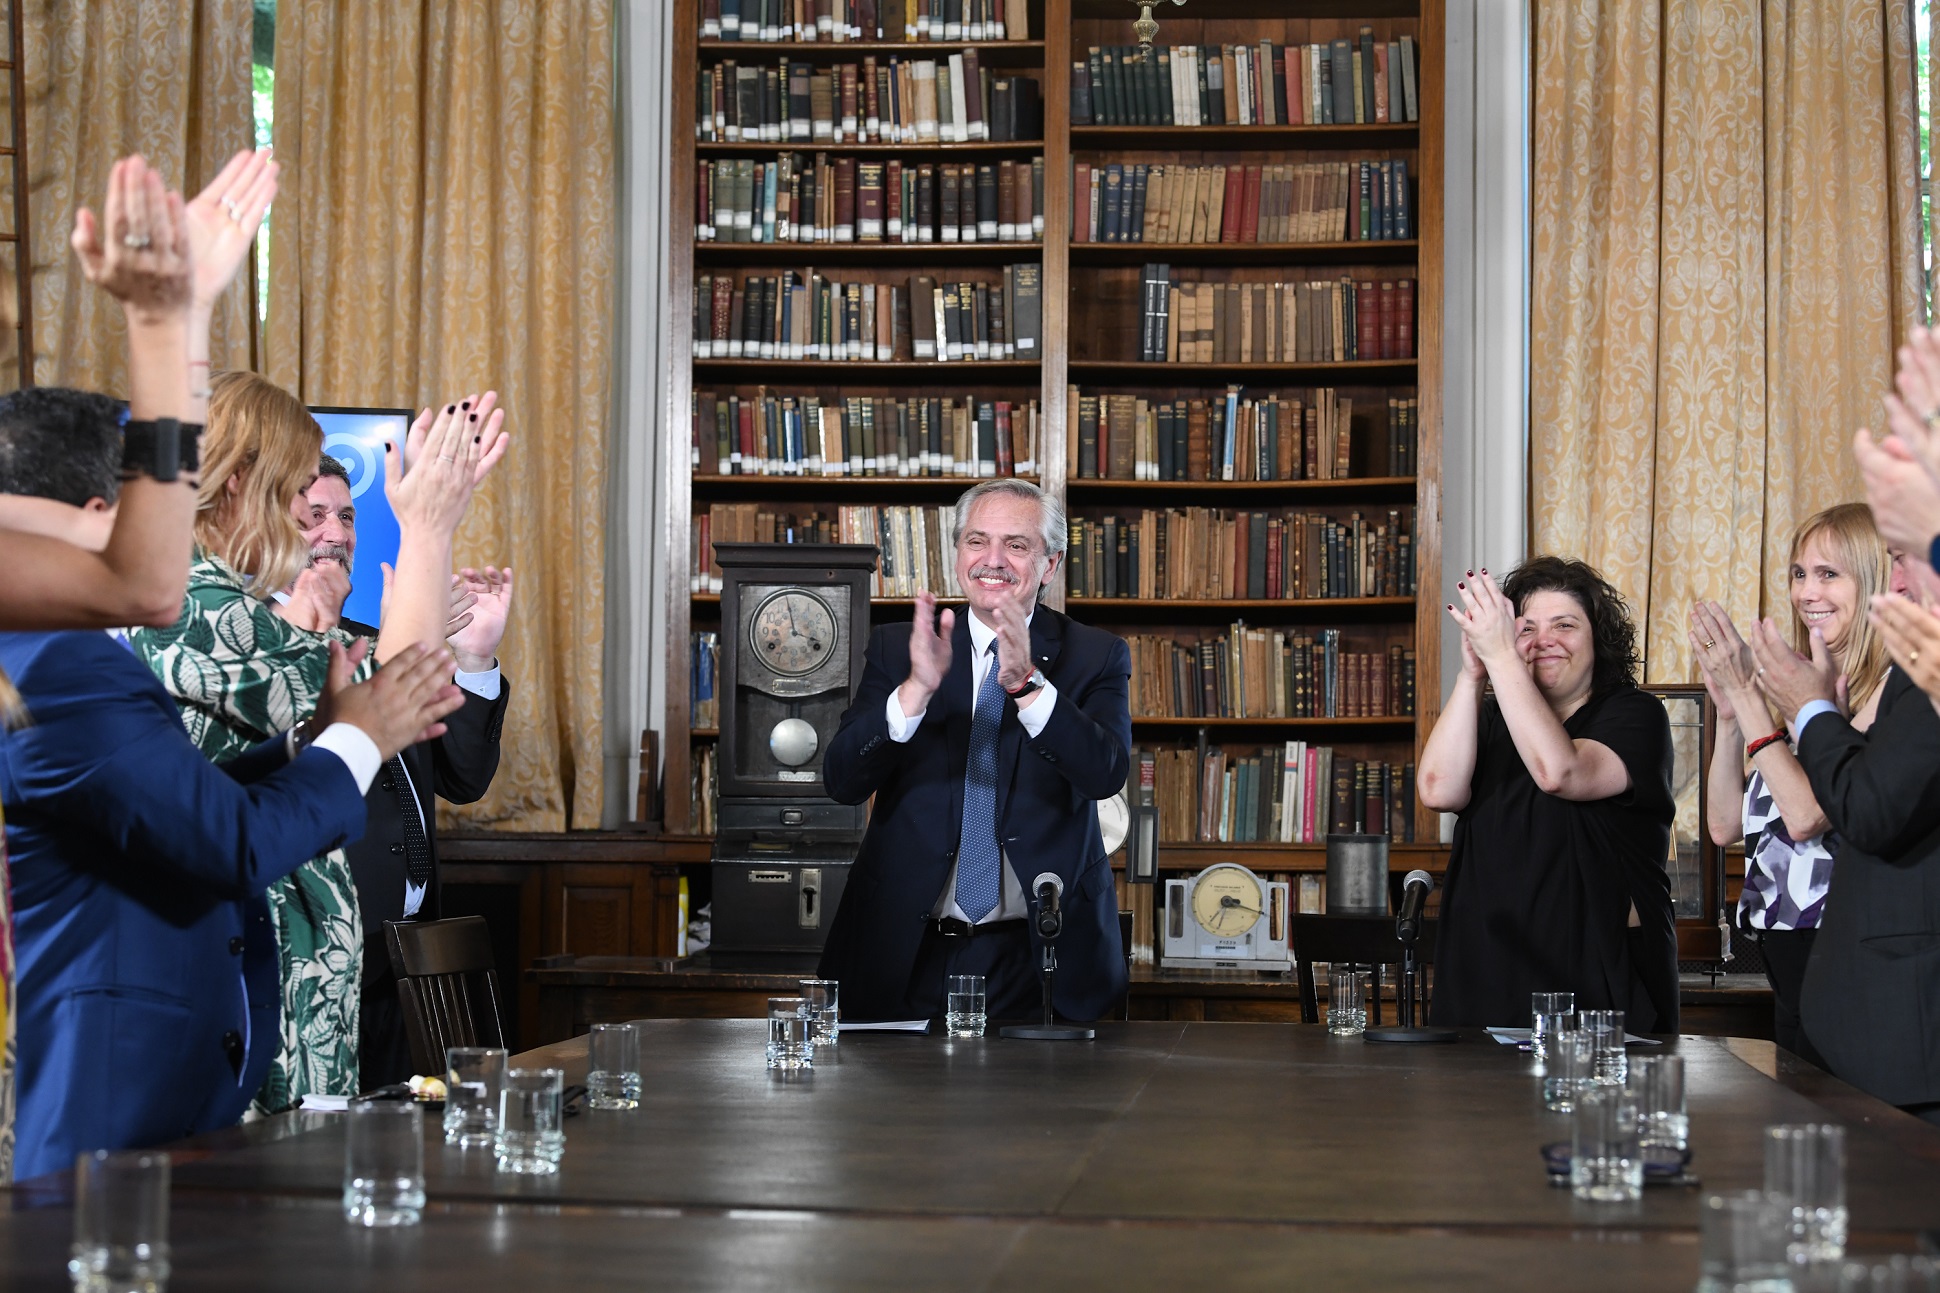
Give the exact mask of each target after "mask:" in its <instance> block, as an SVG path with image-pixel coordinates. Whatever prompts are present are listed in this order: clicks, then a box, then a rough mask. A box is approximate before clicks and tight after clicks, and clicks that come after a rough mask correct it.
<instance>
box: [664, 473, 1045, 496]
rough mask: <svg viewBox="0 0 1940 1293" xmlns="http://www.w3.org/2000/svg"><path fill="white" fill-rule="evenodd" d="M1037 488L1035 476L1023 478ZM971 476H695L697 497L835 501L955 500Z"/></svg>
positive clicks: (971, 481) (967, 486)
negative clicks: (852, 497) (868, 497)
mask: <svg viewBox="0 0 1940 1293" xmlns="http://www.w3.org/2000/svg"><path fill="white" fill-rule="evenodd" d="M1019 479H1021V480H1028V481H1030V482H1031V483H1032V484H1033V485H1035V484H1037V483H1038V480H1037V478H1036V477H1035V476H1023V477H1019ZM976 483H977V481H976V478H973V477H970V476H695V477H694V492H695V493H696V494H701V493H706V494H716V493H721V494H726V493H732V494H734V495H735V496H737V497H739V496H740V495H742V494H745V493H756V492H765V491H767V490H770V489H772V490H774V491H775V492H776V493H778V494H813V495H816V496H818V497H821V496H826V497H828V498H831V499H833V498H835V497H836V496H837V495H840V494H845V493H857V494H903V493H910V494H921V495H922V496H924V497H925V498H929V497H931V496H933V495H937V494H941V495H943V496H944V497H945V498H947V499H950V500H954V499H955V498H956V496H957V495H959V494H961V493H962V492H963V491H964V490H966V489H968V488H970V487H971V486H972V485H974V484H976Z"/></svg>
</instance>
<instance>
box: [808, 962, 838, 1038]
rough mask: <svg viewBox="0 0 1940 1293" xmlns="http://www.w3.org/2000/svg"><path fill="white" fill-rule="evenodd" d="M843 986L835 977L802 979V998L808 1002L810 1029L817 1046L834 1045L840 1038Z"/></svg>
mask: <svg viewBox="0 0 1940 1293" xmlns="http://www.w3.org/2000/svg"><path fill="white" fill-rule="evenodd" d="M841 987H842V985H841V983H840V982H838V981H837V980H835V979H803V980H802V1000H803V1001H806V1002H807V1003H808V1031H809V1035H810V1036H811V1037H812V1038H813V1039H814V1041H815V1044H816V1045H817V1046H833V1045H835V1044H836V1042H837V1041H838V1040H840V1037H841V1033H842V995H841Z"/></svg>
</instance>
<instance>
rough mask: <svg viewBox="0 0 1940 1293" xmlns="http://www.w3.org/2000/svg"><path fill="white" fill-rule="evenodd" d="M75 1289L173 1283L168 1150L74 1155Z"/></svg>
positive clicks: (150, 1292)
mask: <svg viewBox="0 0 1940 1293" xmlns="http://www.w3.org/2000/svg"><path fill="white" fill-rule="evenodd" d="M67 1273H68V1274H69V1275H70V1276H71V1277H73V1280H74V1288H75V1293H162V1290H164V1289H166V1288H167V1287H168V1155H167V1154H155V1153H145V1152H139V1151H137V1152H134V1153H126V1154H111V1153H109V1152H108V1151H107V1150H105V1149H98V1150H95V1151H93V1152H92V1153H87V1154H79V1155H77V1156H76V1157H75V1159H74V1243H73V1246H72V1247H71V1248H69V1249H68V1259H67Z"/></svg>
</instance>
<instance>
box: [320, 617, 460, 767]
mask: <svg viewBox="0 0 1940 1293" xmlns="http://www.w3.org/2000/svg"><path fill="white" fill-rule="evenodd" d="M365 649H366V644H365V643H364V642H363V641H362V640H359V641H358V642H357V643H355V644H354V645H353V646H352V647H351V648H350V650H348V651H346V650H345V649H344V648H343V646H342V645H340V644H339V643H336V642H332V643H331V644H330V670H329V675H328V680H327V681H326V683H325V686H324V692H323V695H322V696H321V697H320V698H319V699H318V702H317V714H316V718H315V719H313V720H312V722H313V723H314V724H315V726H316V729H317V730H318V731H321V730H322V729H323V728H324V727H327V726H328V725H329V724H331V723H333V722H336V723H349V724H351V725H352V726H353V727H355V728H357V729H358V730H359V731H361V732H363V733H364V735H366V736H368V737H369V738H370V739H371V742H372V743H373V744H375V745H376V746H377V751H378V753H379V754H380V755H381V756H382V757H384V758H386V759H388V758H390V757H391V756H392V755H393V754H396V753H397V752H398V751H399V750H402V749H404V748H405V747H406V746H410V745H415V744H417V743H418V742H419V741H429V740H432V739H433V738H435V737H439V736H443V735H444V733H445V725H444V724H443V723H442V722H440V721H439V720H440V719H442V718H444V716H445V715H447V714H449V713H451V712H452V711H453V710H455V709H457V708H458V707H459V706H460V705H462V704H464V701H465V698H464V693H463V692H461V691H459V690H458V688H457V687H455V686H453V685H452V683H451V655H450V653H448V652H446V651H445V650H443V649H442V648H440V649H439V650H436V651H432V650H429V649H427V648H426V647H425V646H424V644H423V643H421V642H413V643H412V644H411V645H410V646H408V647H406V648H405V649H404V650H402V651H400V652H399V653H398V654H397V655H396V656H394V657H392V659H391V661H390V662H389V663H388V664H386V665H385V666H384V667H383V668H381V669H379V670H378V671H377V672H376V673H375V674H373V675H372V676H371V678H370V679H369V681H367V682H362V683H356V684H352V682H351V681H350V680H351V678H352V677H353V676H354V674H355V672H356V667H357V664H358V662H359V661H361V660H362V659H363V658H364V652H365Z"/></svg>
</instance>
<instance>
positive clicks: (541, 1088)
mask: <svg viewBox="0 0 1940 1293" xmlns="http://www.w3.org/2000/svg"><path fill="white" fill-rule="evenodd" d="M565 1078H566V1075H565V1073H564V1072H563V1071H561V1070H559V1069H511V1070H509V1071H507V1073H506V1074H505V1085H504V1087H503V1088H502V1089H501V1090H500V1092H499V1105H498V1139H497V1141H496V1142H495V1143H494V1146H493V1148H494V1150H495V1152H496V1154H497V1156H498V1170H499V1171H501V1172H516V1173H520V1174H523V1175H528V1176H551V1175H552V1174H553V1173H555V1172H557V1171H558V1170H559V1160H560V1159H561V1158H562V1157H564V1156H565V1153H566V1132H565V1128H564V1127H563V1126H562V1125H561V1115H562V1114H563V1113H564V1110H563V1109H562V1108H561V1103H560V1092H561V1091H562V1090H563V1089H564V1083H565Z"/></svg>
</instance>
